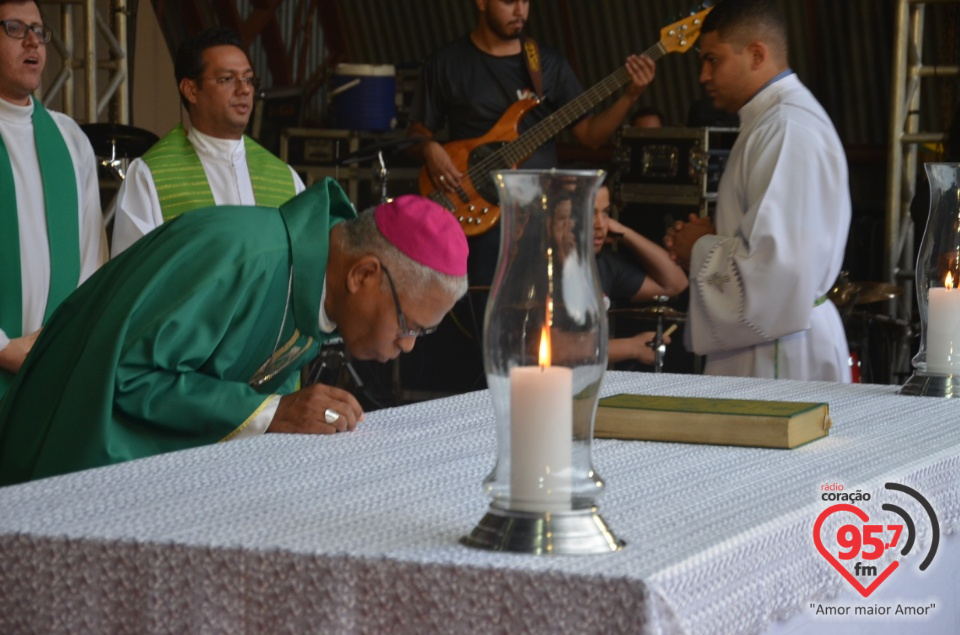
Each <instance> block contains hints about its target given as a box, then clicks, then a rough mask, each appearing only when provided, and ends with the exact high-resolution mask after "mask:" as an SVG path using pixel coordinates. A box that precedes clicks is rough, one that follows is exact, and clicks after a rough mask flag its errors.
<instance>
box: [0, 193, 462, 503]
mask: <svg viewBox="0 0 960 635" xmlns="http://www.w3.org/2000/svg"><path fill="white" fill-rule="evenodd" d="M466 273H467V244H466V238H465V236H464V234H463V230H462V229H460V224H459V223H458V222H457V221H456V219H454V217H453V216H452V215H451V214H450V213H449V212H447V211H446V210H444V209H443V208H442V207H440V206H439V205H437V204H435V203H432V202H430V201H429V200H427V199H424V198H421V197H419V196H402V197H399V198H397V199H395V200H394V201H392V202H391V203H386V204H383V205H379V206H378V207H376V208H375V209H370V210H367V211H365V212H363V213H362V214H361V215H360V216H359V218H357V214H356V212H355V211H354V209H353V206H352V205H351V203H350V202H349V201H348V200H347V197H346V195H345V194H344V192H343V190H341V189H340V187H339V185H337V184H336V182H335V181H333V180H331V179H328V180H326V181H323V182H321V183H317V184H316V185H314V186H313V187H311V188H310V189H308V190H306V191H305V192H303V193H302V194H300V195H299V196H297V197H296V198H294V199H293V200H291V201H289V202H287V203H286V204H284V205H283V206H282V207H280V208H279V209H265V208H263V207H240V206H224V207H211V208H207V209H204V210H197V211H195V212H192V213H190V214H184V215H183V216H181V217H179V218H177V219H174V220H173V221H170V222H168V223H165V224H164V225H162V226H161V227H160V228H158V229H157V230H156V231H154V232H151V234H150V235H149V236H146V237H144V238H143V239H142V240H139V241H137V243H136V244H135V245H133V246H131V248H130V249H128V250H127V251H126V252H124V253H123V254H122V255H121V256H119V257H118V258H116V259H114V260H113V261H111V262H109V263H108V264H107V265H106V266H104V267H103V268H102V269H101V270H100V271H99V272H98V273H97V274H96V275H94V276H93V277H91V278H90V280H88V281H87V283H86V284H84V285H83V286H82V287H81V288H80V289H78V290H77V291H76V292H75V293H74V294H73V295H71V296H70V297H69V298H68V299H67V300H66V301H65V302H64V305H63V306H64V310H62V311H58V312H57V313H56V314H55V315H54V316H53V319H51V321H50V323H49V324H48V325H47V326H46V327H45V328H44V330H43V332H42V333H41V335H40V337H39V339H38V340H37V343H36V346H35V349H36V350H35V354H33V355H31V356H30V357H29V358H28V359H27V361H26V363H25V364H24V366H23V369H22V370H21V372H20V373H18V375H17V377H16V379H15V380H14V383H13V384H12V385H11V386H10V390H9V392H8V393H7V397H6V399H4V400H3V401H2V402H0V485H4V484H10V483H18V482H22V481H27V480H31V479H36V478H41V477H45V476H52V475H55V474H62V473H65V472H71V471H75V470H81V469H86V468H90V467H96V466H101V465H108V464H111V463H118V462H121V461H127V460H130V459H136V458H139V457H145V456H151V455H154V454H159V453H162V452H169V451H173V450H179V449H183V448H189V447H194V446H199V445H204V444H211V443H216V442H218V441H227V440H230V439H240V438H245V437H250V436H255V435H258V434H261V433H263V432H295V433H321V434H328V433H333V432H340V431H344V430H352V429H354V428H355V427H356V425H357V422H358V421H360V420H362V419H363V411H362V409H361V408H360V405H359V404H358V403H357V401H356V399H355V398H354V397H353V395H351V394H350V393H348V392H346V391H343V390H340V389H338V388H333V387H330V386H324V385H322V384H314V385H311V386H308V387H306V388H303V389H302V390H299V391H296V392H292V391H293V388H294V386H295V383H296V379H297V375H298V371H299V370H300V368H301V367H302V366H303V365H304V364H306V362H307V361H308V360H310V359H312V358H313V357H314V356H315V355H316V351H317V349H318V344H319V343H322V342H324V341H326V340H329V339H331V338H333V337H336V336H337V335H338V334H339V336H340V337H341V338H342V339H343V342H344V344H345V346H346V349H347V351H348V352H349V353H350V354H351V355H353V356H354V357H356V358H358V359H376V360H379V361H381V362H386V361H388V360H390V359H393V358H395V357H396V356H397V355H399V354H400V353H401V352H407V351H410V350H411V349H412V348H413V345H414V343H415V341H416V338H417V337H418V336H420V335H424V334H426V333H428V332H430V331H431V330H432V328H433V327H435V326H436V325H437V324H438V323H439V322H440V320H441V318H442V317H443V316H444V315H445V314H446V313H447V312H448V311H449V310H450V308H451V307H452V306H453V304H454V303H455V302H456V301H457V299H458V298H460V297H461V296H462V295H463V294H464V293H466V290H467V278H466ZM401 307H402V308H401Z"/></svg>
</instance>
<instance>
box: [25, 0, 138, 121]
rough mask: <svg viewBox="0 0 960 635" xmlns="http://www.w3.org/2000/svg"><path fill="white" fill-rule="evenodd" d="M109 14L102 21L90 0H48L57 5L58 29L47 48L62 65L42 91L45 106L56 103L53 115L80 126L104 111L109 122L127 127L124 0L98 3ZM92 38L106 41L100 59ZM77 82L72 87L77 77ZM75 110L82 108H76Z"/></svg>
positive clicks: (125, 11)
mask: <svg viewBox="0 0 960 635" xmlns="http://www.w3.org/2000/svg"><path fill="white" fill-rule="evenodd" d="M100 4H101V5H106V8H107V10H108V11H109V14H110V22H109V23H107V21H106V20H105V19H104V18H103V16H102V15H101V12H100V10H99V9H98V7H97V2H96V1H95V0H50V2H49V3H45V5H44V6H49V5H59V7H60V16H59V17H60V26H59V29H54V36H53V41H52V42H51V46H52V49H53V50H55V51H56V52H57V54H58V55H59V56H60V58H61V60H62V66H61V68H60V71H59V72H58V73H57V74H56V76H55V77H54V79H53V81H52V82H51V83H50V86H49V87H48V88H47V89H46V90H45V91H43V93H42V95H41V99H42V101H43V103H44V104H45V105H48V106H49V105H51V102H52V101H53V100H54V99H56V98H57V97H59V98H60V104H59V107H58V110H61V111H62V112H63V113H64V114H67V115H69V116H70V117H72V118H73V119H75V120H76V121H78V122H80V123H95V122H97V121H99V120H100V118H101V115H103V113H104V111H105V110H106V109H107V107H108V106H109V107H110V111H109V113H108V119H109V121H110V122H111V123H119V124H127V123H129V122H130V98H129V69H128V68H127V59H128V58H127V33H128V30H127V29H128V17H129V12H128V8H127V0H108V1H107V2H103V1H101V3H100ZM98 36H99V37H100V38H102V39H103V41H104V42H106V56H105V57H104V58H102V59H101V58H99V57H98V51H97V42H98ZM78 74H79V75H80V76H81V79H82V83H80V84H79V85H78V83H77V81H76V79H77V75H78ZM78 106H82V108H79V107H78Z"/></svg>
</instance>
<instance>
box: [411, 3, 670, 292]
mask: <svg viewBox="0 0 960 635" xmlns="http://www.w3.org/2000/svg"><path fill="white" fill-rule="evenodd" d="M476 4H477V9H478V15H477V22H476V26H475V27H474V29H473V31H472V32H471V33H470V34H468V35H466V36H463V37H461V38H459V39H457V40H455V41H453V42H451V43H449V44H447V45H445V46H443V47H442V48H440V49H438V50H437V51H435V52H434V53H433V54H432V55H431V56H430V58H429V59H428V60H427V61H426V63H425V64H424V66H423V69H422V71H421V76H420V83H419V85H418V86H417V90H416V92H415V94H414V99H413V105H412V109H411V122H412V124H411V127H410V130H409V132H410V134H414V135H423V136H425V137H426V140H425V141H424V142H422V143H421V144H419V145H418V146H416V147H415V148H414V149H413V152H414V154H416V155H418V156H420V157H421V158H422V160H423V162H424V164H425V167H426V172H427V174H429V178H430V180H431V181H432V182H433V186H434V187H435V188H437V189H438V190H442V191H443V192H445V193H448V194H450V195H456V192H457V188H458V186H459V185H460V182H461V179H462V178H463V177H464V172H465V170H466V166H465V165H458V164H457V162H456V161H455V160H453V159H452V158H451V156H450V155H449V154H448V153H447V151H446V150H445V149H444V148H443V146H441V145H440V144H439V143H438V142H436V141H434V140H432V137H433V134H434V132H439V131H440V130H442V129H444V128H445V127H446V128H447V129H448V133H449V140H450V141H457V140H461V139H473V138H479V137H483V136H485V135H486V134H488V133H490V132H491V131H492V130H493V129H494V128H500V127H501V126H503V125H507V124H509V125H511V126H512V125H513V124H514V123H515V121H511V122H505V121H504V122H501V121H500V120H501V117H503V118H504V119H506V117H505V116H504V114H505V113H506V112H507V110H508V109H509V108H510V107H511V106H512V105H514V104H515V103H516V102H517V101H518V100H523V99H525V98H529V97H534V96H536V95H539V96H541V97H542V101H541V103H540V104H539V105H537V106H536V107H534V108H533V109H532V110H529V112H526V113H525V114H523V115H522V118H521V119H520V123H519V131H520V132H523V131H524V130H527V129H529V128H530V127H531V126H533V125H535V124H536V123H537V122H539V121H541V120H543V119H544V118H545V117H547V116H548V115H550V113H552V112H554V111H556V110H557V109H559V108H560V107H562V106H563V105H564V104H567V103H568V102H570V101H571V100H573V99H575V98H576V97H578V96H579V95H580V94H581V93H582V88H581V85H580V82H579V80H578V79H577V77H576V75H575V74H574V72H573V69H572V68H571V67H570V64H569V63H568V62H567V61H566V59H565V58H564V57H563V56H562V55H561V54H560V53H559V52H558V51H556V50H554V49H550V48H548V47H545V46H537V45H535V44H533V43H532V41H531V40H529V39H525V38H524V36H523V34H524V27H525V25H526V22H527V18H528V16H529V13H530V1H529V0H476ZM626 69H627V72H628V73H629V75H630V79H631V81H630V83H629V84H628V86H627V88H626V90H625V91H624V92H623V94H622V95H621V96H620V97H619V98H618V99H617V100H616V101H615V102H613V104H612V105H611V106H610V107H609V108H607V109H606V110H604V111H603V112H600V113H598V114H595V115H587V116H585V117H583V118H581V119H579V120H578V121H576V122H575V123H574V124H573V125H572V126H571V128H570V130H571V132H572V133H573V136H574V137H575V138H576V140H577V141H578V142H579V143H581V144H583V145H584V146H586V147H588V148H598V147H600V146H601V145H602V144H603V143H604V142H606V141H607V139H609V138H610V136H611V135H612V134H613V133H614V132H615V131H616V129H617V128H618V127H619V126H620V124H621V122H622V121H623V119H624V118H625V117H626V116H627V114H628V113H629V112H630V109H631V107H632V106H633V104H634V103H635V102H636V100H637V98H638V97H639V96H640V95H641V93H643V91H644V90H645V89H646V87H647V86H648V85H649V84H650V82H652V81H653V78H654V73H655V66H654V62H653V60H651V59H650V58H649V57H648V56H646V55H644V56H636V55H632V56H630V57H629V58H628V59H627V61H626ZM538 84H539V85H540V88H539V90H538V89H537V85H538ZM498 122H499V123H498ZM557 163H558V162H557V151H556V143H555V142H554V141H553V140H552V139H551V140H549V141H547V142H545V143H544V144H543V145H541V146H540V147H539V148H537V149H536V150H535V151H534V153H533V154H532V155H531V156H530V157H529V158H528V159H527V160H526V161H525V162H524V163H523V164H522V165H520V166H519V167H522V168H528V169H541V168H554V167H558V165H557ZM499 167H508V166H499ZM469 244H470V256H469V265H468V275H469V280H470V284H471V285H474V286H477V285H481V286H482V285H489V284H490V282H491V280H492V279H493V274H494V269H495V268H496V264H497V255H498V252H499V246H500V245H499V231H485V232H483V233H479V234H477V235H474V236H470V240H469ZM479 308H480V310H481V311H482V308H483V307H482V303H481V306H480V307H479Z"/></svg>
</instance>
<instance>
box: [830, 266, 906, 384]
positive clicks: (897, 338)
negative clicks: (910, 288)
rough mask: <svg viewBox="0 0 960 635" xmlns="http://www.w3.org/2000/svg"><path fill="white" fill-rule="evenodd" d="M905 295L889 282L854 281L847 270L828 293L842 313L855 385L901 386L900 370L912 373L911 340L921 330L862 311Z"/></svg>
mask: <svg viewBox="0 0 960 635" xmlns="http://www.w3.org/2000/svg"><path fill="white" fill-rule="evenodd" d="M901 295H903V288H902V287H899V286H897V285H894V284H889V283H886V282H851V281H850V280H849V279H848V274H847V272H845V271H843V272H841V273H840V277H839V278H838V279H837V282H836V284H834V286H833V288H832V289H830V291H829V292H828V293H827V297H829V298H830V300H831V301H832V302H833V303H834V304H835V305H836V306H837V308H838V309H839V310H840V318H841V319H842V320H843V325H844V329H845V330H846V333H847V343H848V345H849V348H850V370H851V374H852V379H853V381H854V382H855V383H861V382H862V383H900V382H899V381H898V378H897V377H895V376H894V375H895V374H896V372H897V368H901V367H902V369H903V372H905V373H907V372H908V371H909V367H910V364H909V363H908V362H909V356H910V355H911V350H910V349H911V341H912V337H913V335H914V333H915V332H917V330H915V329H914V328H913V327H912V326H911V323H910V322H909V321H907V320H904V319H900V318H896V317H891V316H888V315H884V314H882V313H878V312H874V311H869V310H866V309H864V308H862V307H864V305H868V304H875V303H878V302H887V301H890V300H894V299H896V298H898V297H899V296H901ZM899 379H902V378H899Z"/></svg>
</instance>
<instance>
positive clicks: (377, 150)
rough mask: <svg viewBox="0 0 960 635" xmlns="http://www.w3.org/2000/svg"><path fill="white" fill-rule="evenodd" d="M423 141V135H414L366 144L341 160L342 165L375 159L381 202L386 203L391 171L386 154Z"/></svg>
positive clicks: (374, 166)
mask: <svg viewBox="0 0 960 635" xmlns="http://www.w3.org/2000/svg"><path fill="white" fill-rule="evenodd" d="M421 141H423V137H422V136H419V135H412V136H409V137H402V138H400V139H390V140H387V141H380V142H377V143H372V144H370V145H366V146H364V147H362V148H360V149H359V150H357V151H355V152H351V153H350V154H348V155H347V156H345V157H344V158H343V159H341V160H340V165H344V166H346V165H354V164H356V163H363V162H364V161H372V160H373V161H374V164H373V168H374V171H375V174H376V177H377V181H378V183H379V184H380V202H381V203H386V202H387V200H388V198H387V179H388V177H389V175H390V171H389V170H388V169H387V163H386V161H385V160H384V154H387V155H389V154H393V153H394V152H398V151H400V150H403V149H405V148H408V147H410V146H412V145H416V144H417V143H420V142H421Z"/></svg>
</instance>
